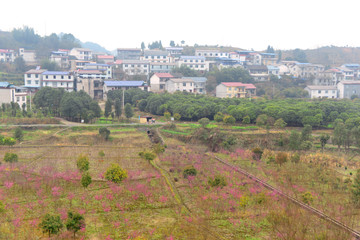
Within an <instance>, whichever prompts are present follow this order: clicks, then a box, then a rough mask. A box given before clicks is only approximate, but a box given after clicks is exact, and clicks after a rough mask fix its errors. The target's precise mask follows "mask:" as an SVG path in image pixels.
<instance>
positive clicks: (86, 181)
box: [81, 172, 92, 188]
mask: <svg viewBox="0 0 360 240" xmlns="http://www.w3.org/2000/svg"><path fill="white" fill-rule="evenodd" d="M91 183H92V178H91V176H90V174H89V172H84V173H83V174H82V176H81V185H82V186H83V187H84V188H87V187H88V186H89V185H90V184H91Z"/></svg>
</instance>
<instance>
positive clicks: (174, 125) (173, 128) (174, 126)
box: [163, 122, 176, 130]
mask: <svg viewBox="0 0 360 240" xmlns="http://www.w3.org/2000/svg"><path fill="white" fill-rule="evenodd" d="M163 129H169V130H175V129H176V124H175V123H173V122H171V123H167V124H165V125H164V126H163Z"/></svg>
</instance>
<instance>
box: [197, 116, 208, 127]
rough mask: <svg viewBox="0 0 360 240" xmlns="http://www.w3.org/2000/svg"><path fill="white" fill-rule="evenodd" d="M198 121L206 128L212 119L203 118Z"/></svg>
mask: <svg viewBox="0 0 360 240" xmlns="http://www.w3.org/2000/svg"><path fill="white" fill-rule="evenodd" d="M198 123H199V124H200V125H201V127H202V128H206V126H207V125H208V124H209V123H210V120H209V119H208V118H201V119H200V120H199V121H198Z"/></svg>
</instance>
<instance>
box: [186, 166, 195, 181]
mask: <svg viewBox="0 0 360 240" xmlns="http://www.w3.org/2000/svg"><path fill="white" fill-rule="evenodd" d="M196 174H197V171H196V169H195V168H194V166H189V167H187V168H185V169H184V171H183V176H184V178H188V176H196Z"/></svg>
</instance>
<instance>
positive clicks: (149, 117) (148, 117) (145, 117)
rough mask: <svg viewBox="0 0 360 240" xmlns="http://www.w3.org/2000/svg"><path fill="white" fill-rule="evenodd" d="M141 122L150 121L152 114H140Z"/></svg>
mask: <svg viewBox="0 0 360 240" xmlns="http://www.w3.org/2000/svg"><path fill="white" fill-rule="evenodd" d="M139 120H140V123H150V122H151V120H152V117H151V116H139Z"/></svg>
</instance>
